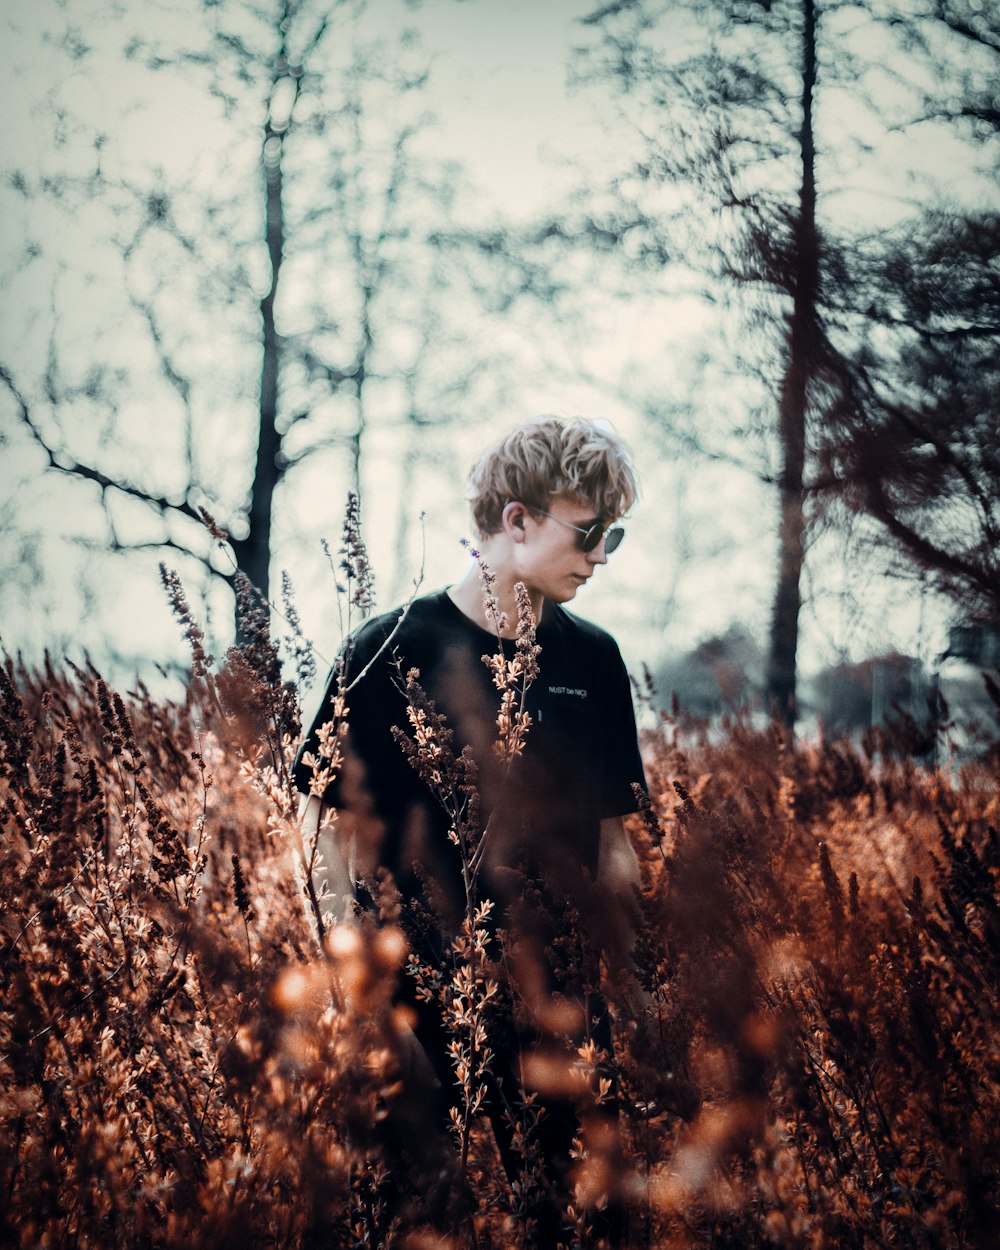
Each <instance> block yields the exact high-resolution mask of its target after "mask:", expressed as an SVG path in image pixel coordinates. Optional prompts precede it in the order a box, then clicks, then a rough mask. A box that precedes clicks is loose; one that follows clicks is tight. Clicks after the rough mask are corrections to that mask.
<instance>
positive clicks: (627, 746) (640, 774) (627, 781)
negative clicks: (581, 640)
mask: <svg viewBox="0 0 1000 1250" xmlns="http://www.w3.org/2000/svg"><path fill="white" fill-rule="evenodd" d="M611 645H612V654H611V656H610V657H609V659H608V661H607V663H606V670H607V673H608V681H607V686H606V691H605V700H604V724H605V725H606V727H607V739H606V744H607V749H606V752H605V754H604V770H603V778H602V782H603V784H602V794H601V819H602V820H603V819H605V818H606V817H610V816H625V815H627V814H628V813H629V812H634V811H637V810H638V808H639V804H638V802H637V801H636V797H635V791H634V790H633V789H632V787H633V785H639V786H641V787H642V789H643V790H647V789H648V787H647V785H646V774H645V771H644V770H643V766H642V756H641V755H640V754H639V741H638V734H637V731H636V725H635V708H634V706H633V703H632V683H631V681H630V680H629V675H628V670H627V669H626V668H625V662H624V661H623V660H622V657H621V652H620V651H619V650H618V646H617V644H616V643H612V644H611Z"/></svg>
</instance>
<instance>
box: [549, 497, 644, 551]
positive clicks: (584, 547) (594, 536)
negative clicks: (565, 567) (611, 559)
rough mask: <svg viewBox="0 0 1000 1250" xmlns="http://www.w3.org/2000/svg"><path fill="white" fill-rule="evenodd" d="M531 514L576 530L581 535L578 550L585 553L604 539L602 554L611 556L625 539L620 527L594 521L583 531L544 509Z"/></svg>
mask: <svg viewBox="0 0 1000 1250" xmlns="http://www.w3.org/2000/svg"><path fill="white" fill-rule="evenodd" d="M532 511H533V512H540V513H541V515H542V516H546V517H548V518H549V520H550V521H558V522H559V524H560V525H565V526H566V528H567V529H571V530H576V532H577V533H578V534H582V535H583V538H582V539H581V540H580V550H581V551H584V552H586V553H588V554H589V553H590V552H591V551H595V550H596V549H597V546H598V544H599V543H600V541H601V539H602V538H603V539H604V554H605V555H608V556H609V555H611V553H612V552H614V551H617V550H618V548H619V547H620V546H621V542H622V539H623V538H624V537H625V528H624V526H622V525H602V524H601V523H600V521H595V522H594V524H593V525H591V526H590V527H589V528H588V529H584V528H583V526H582V525H574V524H573V523H572V522H571V521H564V520H563V519H562V517H558V516H553V515H552V513H551V512H546V511H545V509H544V508H533V509H532Z"/></svg>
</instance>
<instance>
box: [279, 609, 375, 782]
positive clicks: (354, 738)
mask: <svg viewBox="0 0 1000 1250" xmlns="http://www.w3.org/2000/svg"><path fill="white" fill-rule="evenodd" d="M390 630H391V624H390V625H383V623H382V621H381V620H379V619H376V620H374V621H371V622H369V623H368V625H363V626H362V627H361V629H360V630H358V632H357V633H356V634H355V635H353V636H352V637H351V638H349V639H348V641H347V642H346V643H345V644H344V647H343V649H342V650H341V652H340V654H339V656H338V657H337V660H336V661H335V662H334V664H333V666H332V668H331V669H330V672H329V674H328V676H327V682H326V689H325V691H324V693H323V698H322V700H321V702H320V705H319V708H318V709H317V711H316V715H315V716H314V717H313V720H312V724H311V725H310V727H309V732H308V733H307V734H306V736H305V738H304V739H303V740H302V745H301V746H300V747H299V750H298V752H297V754H296V756H295V762H294V764H293V765H292V779H293V781H294V783H295V788H296V789H297V790H299V791H300V792H301V793H302V794H309V793H311V788H312V780H313V776H314V770H313V767H312V762H311V759H309V761H308V762H307V757H317V758H318V757H319V746H320V735H319V731H320V729H321V728H322V727H323V726H324V725H326V724H328V723H329V722H330V721H331V720H333V719H334V716H335V706H336V700H337V696H338V694H339V693H340V691H341V689H344V688H346V687H347V686H348V685H350V684H351V683H352V682H353V681H354V680H355V678H356V677H357V676H358V674H360V673H362V672H363V671H364V670H365V668H366V667H367V666H368V665H369V663H370V662H371V661H372V659H373V658H374V657H375V656H376V654H377V653H378V651H379V649H380V647H382V646H383V644H384V643H385V641H386V638H387V636H388V634H389V632H390ZM390 698H391V682H390V680H389V676H388V667H387V663H380V662H379V661H376V663H375V664H374V665H373V667H372V668H371V669H370V670H369V672H368V673H366V674H365V676H364V677H363V678H362V679H361V681H360V682H359V683H358V684H357V685H356V686H355V687H354V689H353V690H351V691H349V692H348V694H347V704H348V709H347V724H348V736H347V738H346V739H345V742H344V749H345V750H348V749H350V748H351V746H353V747H354V748H355V749H357V748H358V747H359V745H360V744H362V743H364V741H365V740H366V738H367V736H369V734H370V726H369V723H368V722H369V721H371V720H372V717H373V716H374V715H376V711H375V710H373V705H378V708H379V709H382V707H383V705H384V704H385V703H386V701H387V699H390ZM381 714H382V715H383V716H384V715H385V713H384V711H382V712H381ZM322 763H323V761H320V764H321V765H322ZM342 773H343V769H340V770H339V771H338V773H337V774H336V775H334V777H333V779H332V781H331V782H330V784H329V785H328V786H327V787H326V789H325V790H324V792H323V795H322V798H323V802H324V803H326V804H327V805H329V806H337V805H338V802H339V800H340V797H341V794H340V784H341V780H342Z"/></svg>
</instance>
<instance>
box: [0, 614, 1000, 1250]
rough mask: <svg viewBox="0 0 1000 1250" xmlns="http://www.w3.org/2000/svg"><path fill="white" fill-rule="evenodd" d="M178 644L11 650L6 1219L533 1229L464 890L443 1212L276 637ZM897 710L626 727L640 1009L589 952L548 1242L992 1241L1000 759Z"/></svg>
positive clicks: (1, 954) (31, 1226)
mask: <svg viewBox="0 0 1000 1250" xmlns="http://www.w3.org/2000/svg"><path fill="white" fill-rule="evenodd" d="M192 641H193V643H194V646H195V666H194V674H193V679H192V683H191V686H190V692H189V694H188V697H187V699H186V701H185V702H183V703H170V702H163V701H159V700H154V699H153V698H151V697H150V696H149V695H148V693H146V692H145V691H144V690H143V689H142V688H141V687H140V688H138V689H137V690H136V691H133V692H131V693H129V694H127V695H125V694H122V695H119V694H117V693H115V692H113V691H112V690H110V689H109V688H108V687H107V685H106V684H105V683H104V682H103V681H102V679H101V678H100V676H99V675H98V673H97V672H96V671H93V670H91V669H87V670H78V669H75V668H73V667H72V666H69V667H60V668H51V667H50V668H47V669H45V671H41V672H29V671H24V670H22V669H21V668H19V667H17V666H15V665H13V664H10V663H8V664H7V667H6V669H5V670H3V676H2V678H0V680H2V690H0V715H2V726H0V744H2V745H0V752H2V754H0V790H2V794H3V805H4V806H3V817H2V820H3V837H2V842H0V890H2V899H3V907H2V912H0V985H2V997H0V1187H2V1188H0V1241H2V1243H3V1244H5V1245H12V1246H22V1247H36V1246H49V1247H101V1248H104V1250H117V1248H118V1247H123V1248H124V1247H163V1248H164V1250H166V1248H168V1247H169V1248H175V1247H176V1248H178V1250H180V1248H182V1247H183V1248H185V1250H187V1248H189V1247H196V1246H211V1247H213V1250H223V1248H224V1247H230V1246H232V1247H240V1248H241V1250H247V1248H249V1247H258V1246H260V1247H309V1248H314V1247H315V1248H318V1247H330V1248H332V1250H340V1248H342V1247H343V1248H346V1247H378V1246H382V1247H386V1248H388V1247H398V1248H399V1250H404V1248H406V1247H410V1248H411V1250H420V1248H426V1247H430V1246H439V1245H440V1246H450V1247H455V1248H456V1250H457V1248H458V1247H465V1246H477V1247H482V1248H483V1250H487V1248H495V1250H501V1248H506V1247H514V1246H526V1245H531V1244H534V1241H533V1238H534V1230H533V1225H532V1220H531V1216H530V1212H531V1210H532V1194H531V1192H530V1190H531V1185H532V1178H533V1177H535V1178H536V1179H537V1177H538V1175H539V1172H538V1169H537V1167H533V1154H532V1152H533V1150H535V1149H536V1148H535V1146H534V1145H533V1140H534V1139H533V1132H532V1128H533V1118H534V1107H533V1103H532V1100H531V1098H530V1097H528V1098H527V1099H526V1102H525V1104H524V1105H522V1106H521V1107H520V1109H519V1113H520V1115H521V1120H520V1122H519V1125H518V1131H517V1132H516V1133H515V1136H514V1141H515V1145H516V1148H517V1149H518V1150H519V1151H520V1152H521V1155H522V1158H523V1162H524V1172H523V1175H522V1179H521V1180H520V1181H518V1182H516V1183H512V1182H511V1180H510V1179H509V1178H508V1176H507V1173H506V1172H505V1170H504V1168H503V1167H502V1166H501V1163H500V1159H499V1156H498V1153H497V1149H496V1144H495V1142H494V1140H493V1136H492V1130H491V1128H490V1122H489V1120H488V1119H487V1118H486V1117H485V1116H484V1115H483V1114H482V1111H481V1109H477V1105H476V1097H477V1088H478V1087H477V1082H478V1080H479V1078H480V1077H481V1076H482V1068H483V1065H484V1064H487V1065H488V1053H489V1046H490V1044H491V1041H490V1019H491V1016H490V1010H489V1004H488V1002H486V1001H485V999H486V996H487V995H488V993H489V991H490V987H491V986H492V985H493V984H494V980H495V978H496V977H497V976H498V975H499V973H498V972H497V969H496V967H495V965H494V963H492V962H491V959H492V956H491V954H490V949H489V943H488V942H487V941H486V940H485V938H483V933H484V932H485V929H484V928H483V925H482V918H481V917H477V916H472V917H470V921H469V924H468V925H467V929H466V933H465V934H464V936H463V938H462V939H460V940H459V941H457V942H456V943H455V947H454V950H453V953H452V969H451V976H450V979H447V978H446V980H445V982H444V983H443V984H442V985H440V986H438V988H437V990H436V991H435V993H436V994H437V999H436V1001H438V1002H439V1004H440V1007H441V1010H442V1013H443V1015H444V1016H445V1019H446V1024H447V1026H448V1028H449V1029H450V1030H451V1036H452V1039H453V1042H454V1054H455V1057H456V1068H457V1069H460V1072H459V1075H460V1076H461V1078H462V1082H463V1084H462V1086H461V1089H462V1095H463V1098H465V1099H466V1103H465V1111H466V1114H465V1115H464V1116H460V1117H459V1119H458V1121H457V1122H456V1126H455V1134H456V1154H459V1153H460V1154H461V1157H462V1160H463V1162H462V1165H461V1166H462V1182H461V1184H462V1190H463V1193H464V1198H463V1199H462V1200H461V1201H460V1202H458V1203H457V1204H453V1205H452V1207H451V1209H450V1210H451V1214H450V1217H449V1218H450V1220H451V1224H450V1225H447V1226H446V1227H445V1230H444V1231H441V1228H440V1224H439V1227H438V1230H437V1231H435V1230H434V1229H432V1228H431V1227H430V1226H429V1225H428V1224H427V1222H426V1220H425V1213H424V1208H423V1205H422V1202H421V1196H422V1194H423V1193H424V1190H423V1189H422V1185H423V1183H424V1182H423V1181H422V1180H421V1177H420V1176H419V1175H417V1174H416V1173H415V1174H414V1176H411V1177H407V1176H400V1175H394V1174H393V1170H392V1169H391V1168H389V1167H388V1166H387V1162H386V1156H385V1152H384V1150H383V1146H382V1142H383V1140H384V1137H383V1135H382V1134H381V1133H380V1131H379V1125H380V1124H381V1123H382V1121H383V1119H384V1117H385V1115H386V1108H387V1106H391V1105H392V1102H393V1099H394V1097H395V1096H396V1094H397V1093H398V1086H399V1080H400V1065H401V1063H402V1058H401V1043H400V1038H401V1026H400V1015H399V1010H398V1009H397V1008H396V1007H394V998H393V987H394V985H395V983H396V980H397V978H399V977H403V976H406V975H408V972H407V970H406V966H405V961H406V953H407V952H406V943H405V942H404V941H403V939H402V935H401V933H400V931H399V930H398V928H396V927H395V926H394V925H393V923H392V921H391V915H390V916H389V918H388V919H386V921H385V923H384V924H383V925H382V926H381V927H376V926H374V925H372V926H369V927H368V928H367V929H365V928H362V929H361V930H345V929H343V928H342V927H335V928H332V929H326V930H325V935H321V933H320V927H321V923H322V914H323V900H322V898H321V897H318V895H316V893H315V892H314V893H313V894H312V895H310V891H309V889H308V888H307V883H306V881H305V877H304V875H303V861H304V860H308V858H309V855H310V853H311V851H310V848H309V847H308V846H305V845H303V841H302V837H301V834H300V833H299V831H298V826H297V822H296V815H295V813H296V810H297V796H296V795H294V794H293V793H292V791H291V788H290V785H289V781H288V768H289V764H290V760H291V758H292V755H293V753H294V748H295V745H296V740H297V735H298V732H299V726H298V719H297V718H298V713H297V708H296V705H295V700H294V697H293V694H292V691H291V688H290V687H288V686H286V685H284V684H283V683H282V679H281V675H280V668H279V665H278V663H277V658H276V655H275V653H274V651H273V649H272V648H271V647H270V645H269V643H268V640H267V636H266V630H263V629H258V630H257V633H256V635H255V636H254V638H253V641H252V642H251V643H249V644H246V645H245V646H244V647H243V649H242V650H240V651H233V652H231V653H230V655H229V657H228V659H227V662H226V664H225V666H224V667H223V669H222V670H221V672H220V673H218V674H216V675H214V676H212V675H211V674H209V672H208V670H207V668H206V666H205V663H204V657H203V656H201V655H200V644H199V639H198V637H197V631H193V636H192ZM905 728H906V727H905V726H902V727H901V731H902V730H905ZM529 736H530V731H529ZM905 737H906V735H905V732H900V733H898V734H896V735H889V734H876V735H872V737H871V739H870V740H869V741H868V742H866V743H865V744H864V746H863V747H854V746H851V745H849V744H846V743H839V742H805V743H801V744H794V743H792V742H791V741H790V740H789V739H788V737H787V736H786V735H785V734H784V732H783V731H781V730H780V729H777V728H773V727H772V728H765V729H760V728H755V727H753V726H752V725H751V724H749V723H748V722H745V721H741V720H738V719H737V720H734V721H732V722H731V723H728V724H727V725H726V726H724V732H721V733H714V734H713V735H711V736H709V735H707V734H705V733H702V732H699V731H698V729H697V728H696V727H692V726H685V725H684V723H683V722H682V721H681V720H680V719H678V718H677V717H675V716H673V715H669V714H661V716H660V720H659V725H658V727H657V728H656V729H655V730H652V731H649V732H648V733H647V734H646V741H645V750H646V758H647V768H648V775H649V781H650V789H651V794H652V808H651V810H650V811H649V812H647V813H645V814H644V817H643V819H639V818H634V824H633V826H632V829H631V833H632V835H633V837H634V841H635V845H636V848H637V850H638V853H639V856H640V859H641V863H642V870H643V890H642V899H641V911H642V918H641V924H640V925H639V936H638V941H637V945H636V965H637V966H636V977H637V980H638V982H639V986H640V988H641V990H642V991H644V993H643V994H642V995H641V1001H642V1002H643V1003H644V1007H643V1012H642V1018H640V1019H636V1018H635V1017H634V1014H630V1013H629V1012H628V1011H626V1010H624V1009H623V1008H622V1007H621V1005H620V1004H621V1001H622V998H621V995H620V993H619V992H618V991H619V989H620V987H619V986H616V985H613V984H608V983H607V982H608V977H607V971H606V969H602V966H601V964H600V961H598V960H593V961H592V964H591V966H589V967H588V968H585V969H584V970H583V971H582V972H581V976H583V977H585V978H586V977H590V978H591V980H592V982H593V986H592V988H594V989H595V990H600V991H601V992H602V993H603V994H604V995H605V996H606V997H607V998H608V999H609V1000H610V1003H611V1012H612V1020H613V1026H614V1027H613V1030H612V1037H613V1046H612V1047H611V1050H610V1053H609V1052H608V1051H607V1050H606V1049H605V1050H601V1048H600V1047H598V1046H596V1045H591V1046H590V1047H589V1048H583V1049H582V1050H581V1051H580V1052H579V1053H576V1054H575V1055H573V1057H572V1060H571V1062H570V1067H571V1068H572V1071H570V1072H568V1073H564V1074H563V1076H564V1078H565V1080H564V1084H566V1085H567V1087H568V1088H571V1089H574V1090H575V1091H576V1093H575V1095H574V1096H575V1097H576V1098H577V1100H578V1103H579V1116H580V1123H581V1126H582V1128H581V1133H580V1136H579V1140H578V1142H577V1160H576V1166H575V1169H574V1172H573V1177H572V1181H571V1184H570V1185H569V1186H567V1189H566V1192H565V1193H564V1194H562V1195H560V1196H559V1197H560V1200H561V1202H562V1204H563V1211H564V1215H563V1226H564V1235H563V1238H562V1244H564V1245H565V1246H566V1247H581V1248H582V1247H588V1246H597V1245H600V1244H601V1242H602V1238H605V1237H606V1236H607V1234H606V1231H602V1230H606V1229H607V1227H609V1224H608V1221H607V1220H606V1219H602V1209H614V1210H616V1211H618V1212H619V1213H623V1214H622V1217H621V1220H620V1221H619V1223H618V1225H617V1227H618V1228H619V1234H617V1235H619V1236H621V1238H622V1244H624V1245H626V1246H628V1247H637V1248H638V1247H656V1248H664V1250H665V1248H666V1247H692V1248H694V1247H699V1248H700V1247H709V1246H711V1247H732V1248H733V1250H736V1248H739V1250H756V1248H761V1250H762V1248H764V1247H789V1248H791V1247H795V1248H798V1247H817V1248H818V1247H838V1248H839V1247H845V1248H846V1247H858V1248H859V1250H860V1248H862V1247H864V1248H865V1250H868V1248H874V1247H895V1246H899V1247H908V1248H909V1247H916V1248H918V1250H924V1248H926V1250H938V1248H940V1250H961V1248H963V1247H964V1248H968V1250H972V1248H974V1247H975V1248H977V1250H978V1248H980V1247H987V1246H991V1245H996V1244H1000V1243H998V1241H997V1237H998V1233H997V1229H998V1227H1000V1188H998V1182H997V1167H998V1161H1000V1141H998V1138H1000V1105H998V1078H1000V1071H998V1053H997V1036H998V1028H997V1025H998V1011H997V987H998V976H997V973H998V967H1000V912H998V905H997V902H998V900H997V874H998V869H1000V837H998V832H997V830H998V826H1000V784H998V768H997V764H998V760H1000V755H998V753H997V751H994V752H993V755H992V758H990V757H989V756H988V755H986V756H984V757H983V758H982V760H981V761H980V762H969V763H966V764H965V765H963V766H962V767H960V768H959V767H951V766H949V767H934V768H930V767H922V766H917V765H915V764H914V763H913V762H912V758H911V754H910V751H909V749H908V748H909V745H911V744H908V743H907V742H906V741H905ZM335 746H336V742H335V741H334V744H333V748H332V749H335ZM390 910H391V909H390ZM580 924H581V925H583V921H582V920H581V921H580ZM586 937H587V935H586V934H583V935H582V939H581V941H582V947H585V946H586ZM481 938H482V940H480V939H481ZM602 979H603V982H604V983H603V984H602ZM633 988H635V987H633ZM630 1001H636V1000H635V998H634V996H633V998H632V999H631V1000H630ZM609 1091H610V1092H609ZM609 1108H611V1111H612V1112H613V1114H609ZM616 1124H617V1131H616V1128H615V1125H616ZM459 1146H460V1147H461V1150H460V1151H459V1150H458V1147H459ZM415 1153H416V1154H417V1155H419V1153H420V1152H419V1149H418V1150H417V1151H416V1152H415ZM396 1170H397V1172H398V1170H399V1169H398V1167H397V1169H396ZM621 1228H624V1233H621V1231H620V1230H621ZM546 1250H555V1246H551V1247H546Z"/></svg>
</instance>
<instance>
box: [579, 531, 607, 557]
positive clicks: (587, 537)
mask: <svg viewBox="0 0 1000 1250" xmlns="http://www.w3.org/2000/svg"><path fill="white" fill-rule="evenodd" d="M603 533H604V529H603V527H602V526H600V525H592V526H591V527H590V529H589V530H587V532H586V533H585V534H584V536H583V537H582V538H581V539H580V546H581V547H582V548H583V550H584V551H594V550H595V548H596V547H597V544H598V543H599V542H600V541H601V535H602V534H603Z"/></svg>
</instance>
